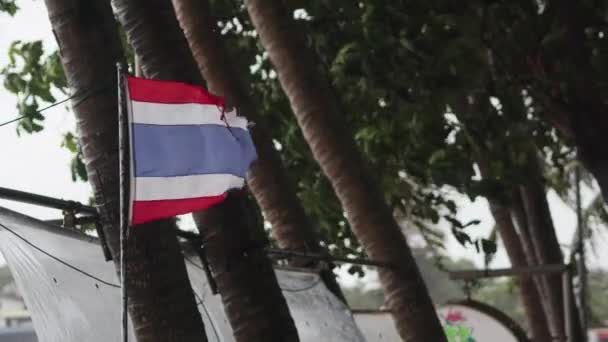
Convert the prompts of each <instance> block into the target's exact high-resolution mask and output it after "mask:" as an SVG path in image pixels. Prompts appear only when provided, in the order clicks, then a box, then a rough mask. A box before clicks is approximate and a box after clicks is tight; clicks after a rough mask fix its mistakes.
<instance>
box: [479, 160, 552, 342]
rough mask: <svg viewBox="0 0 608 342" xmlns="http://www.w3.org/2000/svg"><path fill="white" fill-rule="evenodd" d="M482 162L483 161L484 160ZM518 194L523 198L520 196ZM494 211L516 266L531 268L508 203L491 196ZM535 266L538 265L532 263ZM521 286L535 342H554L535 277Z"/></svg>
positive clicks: (483, 166) (485, 172)
mask: <svg viewBox="0 0 608 342" xmlns="http://www.w3.org/2000/svg"><path fill="white" fill-rule="evenodd" d="M480 159H482V158H481V157H480ZM488 164H489V163H488V162H487V161H486V160H479V163H478V165H479V169H480V171H481V176H482V177H483V178H484V179H491V178H493V177H492V175H491V172H490V168H489V167H488ZM517 195H519V194H518V193H517ZM487 200H488V202H489V204H490V212H491V213H492V216H493V217H494V221H495V222H496V226H497V228H498V234H499V235H500V239H501V240H502V242H503V244H504V246H505V250H506V251H507V255H508V256H509V260H510V261H511V265H512V266H513V267H525V266H529V265H530V263H528V258H527V256H526V253H525V251H524V246H523V245H522V243H521V239H520V236H519V234H518V233H517V231H516V229H515V225H514V224H513V219H514V218H513V217H512V216H511V210H510V208H509V206H508V205H507V204H505V203H503V202H504V201H501V199H499V198H495V197H493V196H488V197H487ZM532 265H534V264H532ZM517 280H518V283H519V287H520V294H521V301H522V304H523V307H524V312H525V314H526V319H527V321H528V324H529V326H530V330H531V332H532V340H533V341H537V342H551V341H553V338H552V336H551V330H550V329H549V323H548V321H547V314H546V312H545V309H544V305H543V298H542V297H541V294H540V292H539V289H538V288H537V284H536V282H535V280H534V278H532V277H522V278H519V279H517Z"/></svg>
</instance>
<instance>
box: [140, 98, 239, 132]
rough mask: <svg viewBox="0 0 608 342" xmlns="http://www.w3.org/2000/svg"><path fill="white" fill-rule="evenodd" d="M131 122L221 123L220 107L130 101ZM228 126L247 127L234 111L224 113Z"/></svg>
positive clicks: (170, 123) (224, 123) (173, 123)
mask: <svg viewBox="0 0 608 342" xmlns="http://www.w3.org/2000/svg"><path fill="white" fill-rule="evenodd" d="M132 108H133V123H136V124H151V125H221V126H225V125H226V122H224V121H222V107H218V106H216V105H214V104H208V105H205V104H200V103H155V102H140V101H132ZM225 118H226V121H227V122H228V125H230V127H235V128H242V129H247V119H245V118H244V117H238V116H237V115H236V111H235V110H233V111H231V112H226V113H225Z"/></svg>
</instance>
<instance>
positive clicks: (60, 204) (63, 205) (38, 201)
mask: <svg viewBox="0 0 608 342" xmlns="http://www.w3.org/2000/svg"><path fill="white" fill-rule="evenodd" d="M0 198H2V199H5V200H9V201H15V202H21V203H28V204H34V205H39V206H42V207H47V208H53V209H58V210H66V211H73V212H77V213H86V214H91V215H97V210H95V208H93V207H91V206H88V205H84V204H82V203H80V202H76V201H66V200H63V199H59V198H53V197H48V196H43V195H38V194H33V193H30V192H25V191H19V190H14V189H8V188H2V187H0Z"/></svg>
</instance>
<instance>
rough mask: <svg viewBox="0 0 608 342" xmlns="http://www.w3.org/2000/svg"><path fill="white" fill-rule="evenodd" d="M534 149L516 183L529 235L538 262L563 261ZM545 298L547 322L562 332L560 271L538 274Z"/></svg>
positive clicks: (555, 332) (554, 331)
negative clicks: (523, 177) (522, 178)
mask: <svg viewBox="0 0 608 342" xmlns="http://www.w3.org/2000/svg"><path fill="white" fill-rule="evenodd" d="M537 158H538V157H537V156H536V154H535V153H534V152H531V153H529V158H528V161H527V166H526V175H528V176H527V177H526V179H525V180H524V181H523V184H522V185H521V186H520V191H521V195H522V199H523V204H524V209H525V211H526V218H527V222H528V229H529V231H530V237H531V241H532V245H533V247H534V250H535V251H536V256H537V259H538V261H539V264H541V265H546V264H563V263H564V260H563V255H562V252H561V248H560V246H559V241H558V240H557V235H556V234H555V227H554V226H553V220H552V218H551V211H550V209H549V203H548V201H547V193H546V191H545V185H544V179H543V176H542V171H541V169H540V165H539V163H538V159H537ZM542 279H543V283H544V286H543V287H544V289H545V291H546V299H547V301H548V308H549V310H550V312H549V317H548V318H549V322H550V324H551V331H552V332H553V334H554V335H558V336H564V334H565V332H564V310H563V309H564V303H563V294H562V285H561V284H562V281H561V276H560V275H550V276H545V277H542Z"/></svg>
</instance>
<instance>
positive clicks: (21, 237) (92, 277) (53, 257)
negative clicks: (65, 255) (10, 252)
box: [0, 223, 120, 289]
mask: <svg viewBox="0 0 608 342" xmlns="http://www.w3.org/2000/svg"><path fill="white" fill-rule="evenodd" d="M0 227H2V228H4V229H5V230H6V231H7V232H9V233H11V234H13V235H14V236H15V237H17V238H19V239H20V240H21V241H23V242H25V243H26V244H28V245H29V246H31V247H32V248H34V249H35V250H37V251H39V252H40V253H42V254H44V255H46V256H48V257H49V258H51V259H53V260H55V261H57V262H59V263H60V264H62V265H64V266H66V267H68V268H70V269H72V270H74V271H76V272H78V273H80V274H82V275H84V276H86V277H89V278H91V279H94V280H96V281H98V282H100V283H102V284H104V285H107V286H110V287H114V288H118V289H119V288H120V285H117V284H114V283H111V282H109V281H106V280H103V279H101V278H99V277H97V276H94V275H92V274H91V273H88V272H87V271H84V270H82V269H80V268H78V267H76V266H74V265H72V264H70V263H68V262H67V261H64V260H61V259H60V258H58V257H56V256H54V255H53V254H51V253H49V252H47V251H45V250H44V249H42V248H40V247H38V246H37V245H36V244H34V243H33V242H31V241H29V240H28V239H26V238H24V237H23V236H21V235H20V234H19V233H17V232H15V231H14V230H12V229H10V228H8V227H7V226H5V225H3V224H2V223H0Z"/></svg>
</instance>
